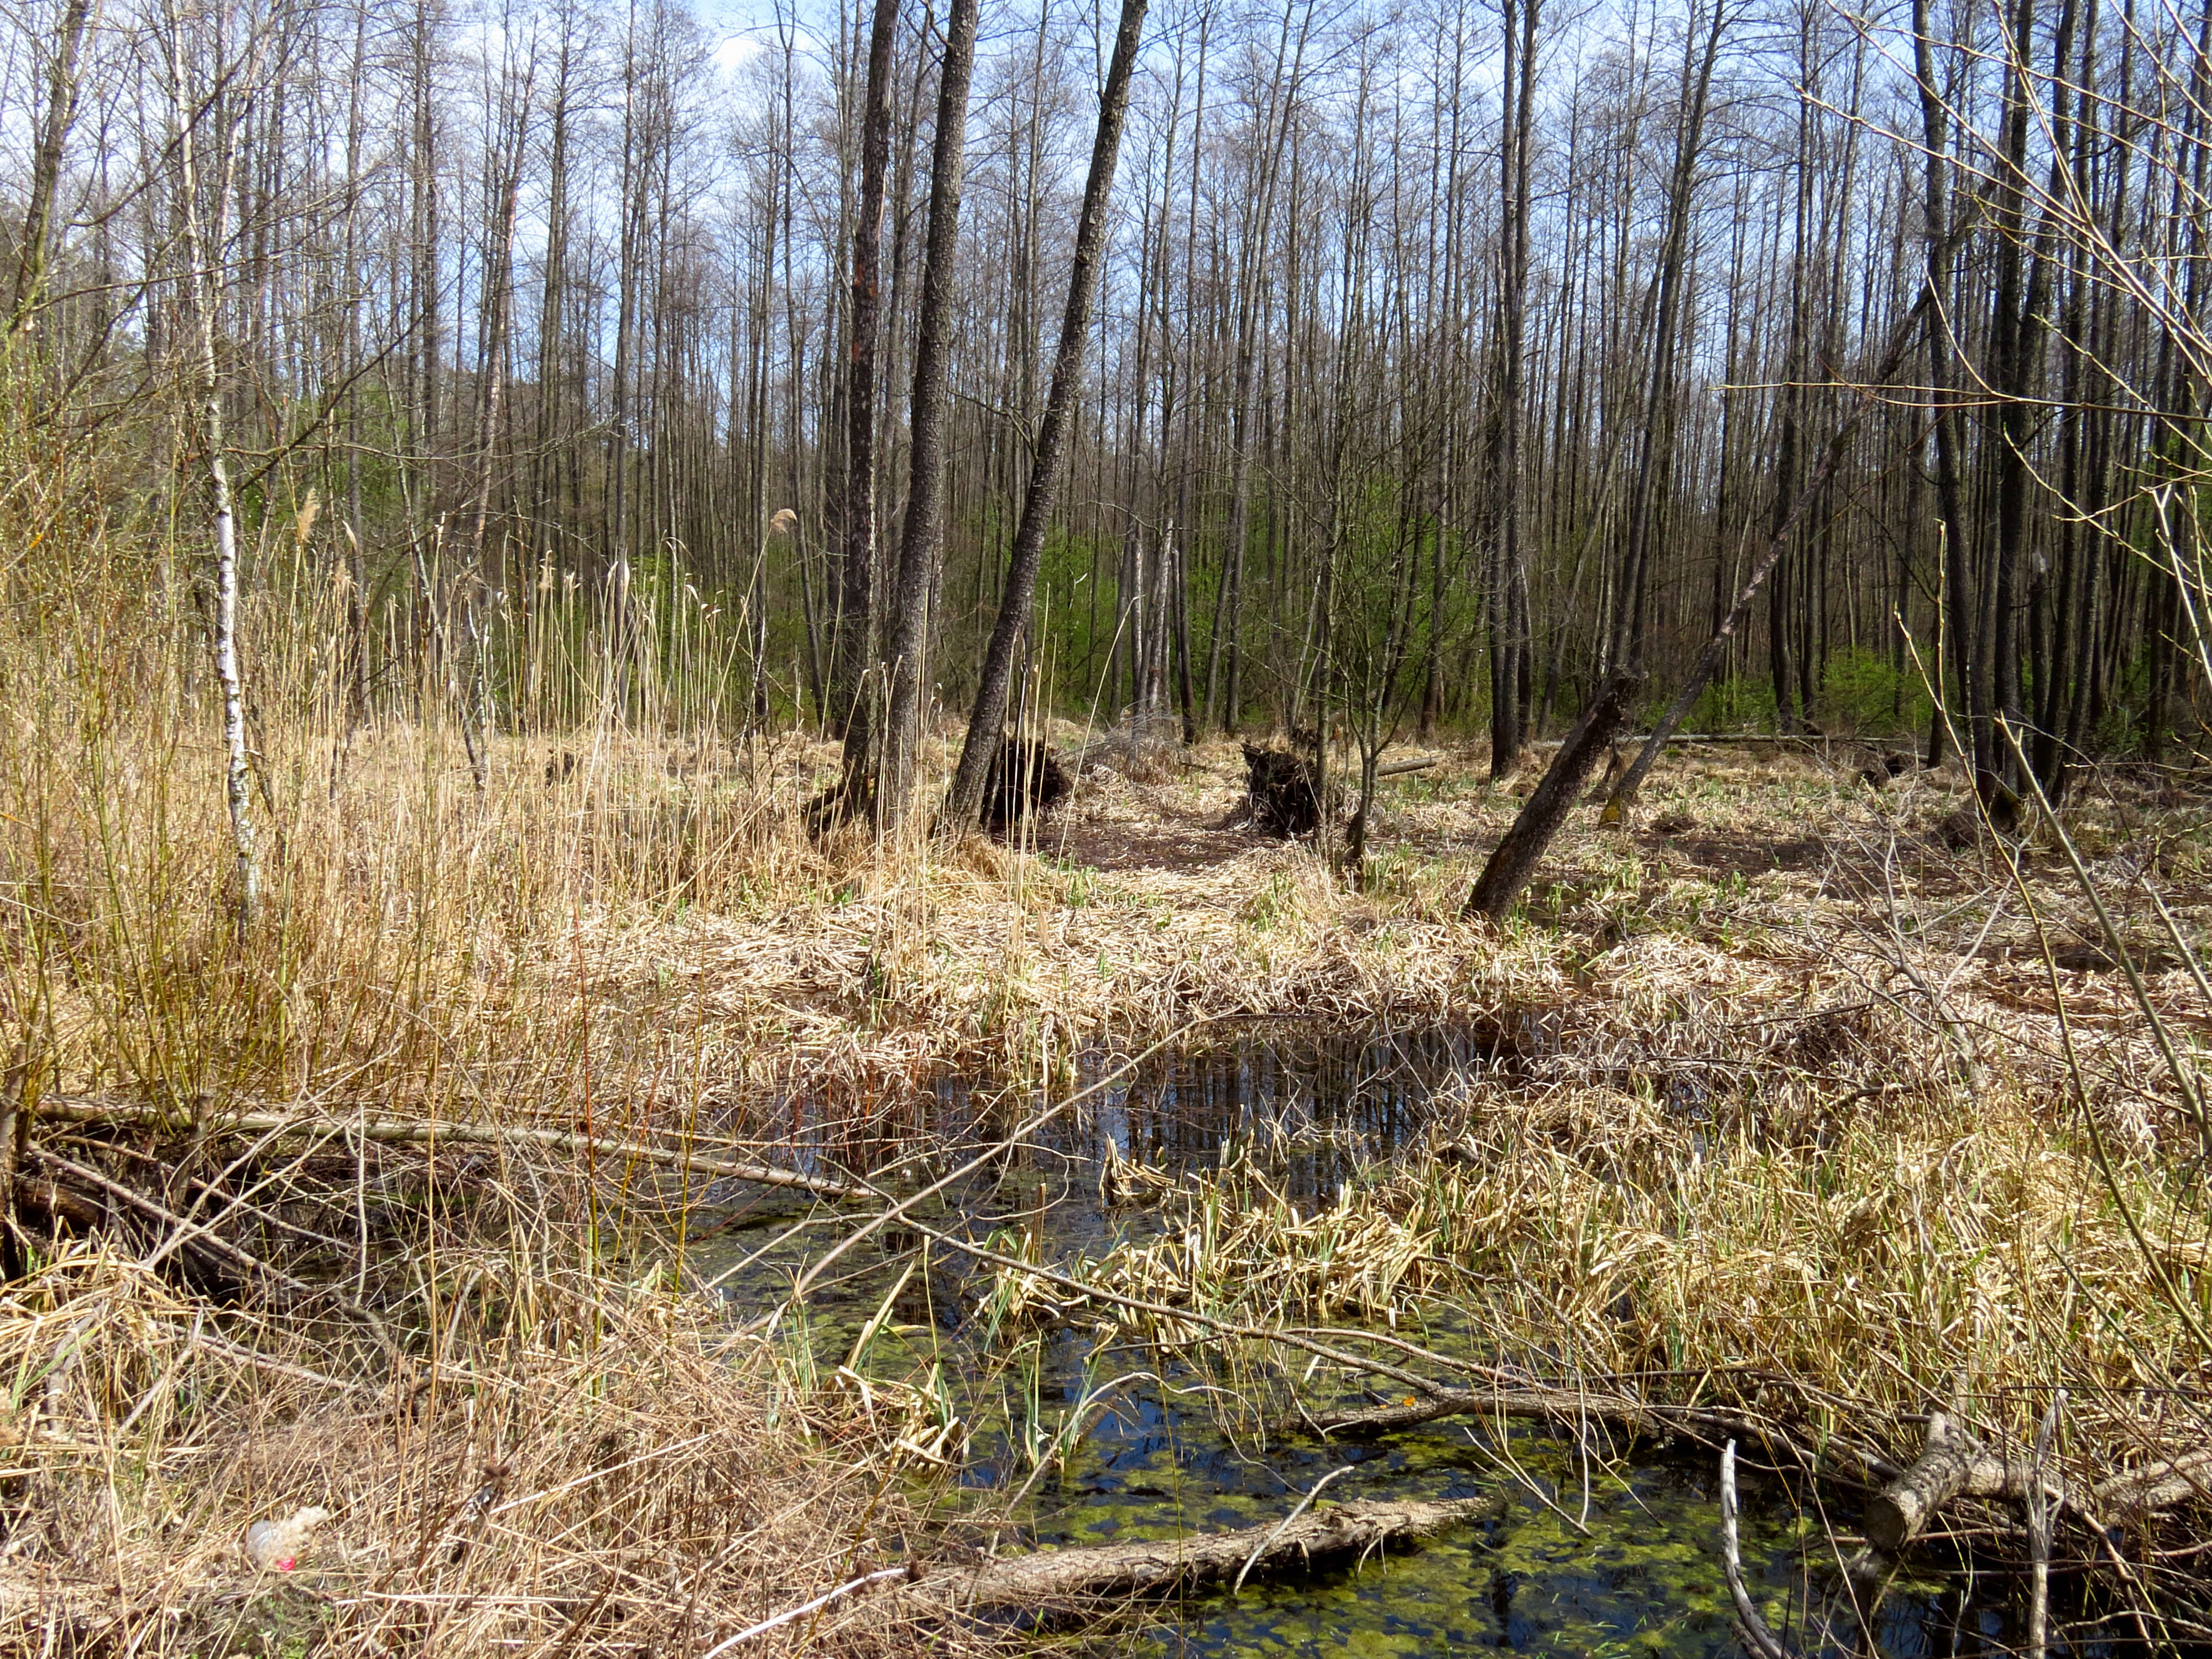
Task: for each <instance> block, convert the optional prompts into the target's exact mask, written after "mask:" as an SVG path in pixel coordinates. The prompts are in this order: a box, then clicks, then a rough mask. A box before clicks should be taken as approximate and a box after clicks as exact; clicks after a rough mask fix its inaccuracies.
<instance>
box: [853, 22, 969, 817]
mask: <svg viewBox="0 0 2212 1659" xmlns="http://www.w3.org/2000/svg"><path fill="white" fill-rule="evenodd" d="M975 14H976V0H952V7H951V13H950V15H948V16H947V18H946V20H945V67H944V70H943V73H942V78H941V80H940V82H939V86H938V93H937V139H936V143H935V147H934V149H933V150H932V152H931V156H930V170H929V229H928V233H927V240H926V241H925V242H924V244H923V250H922V267H921V316H920V318H919V319H918V321H917V324H916V327H915V356H914V413H913V416H912V417H911V421H910V427H911V436H910V441H911V444H912V451H913V453H912V458H911V459H912V466H911V471H910V473H909V475H908V485H907V507H906V524H905V526H904V527H903V529H902V532H901V535H900V539H899V566H898V589H897V593H896V605H897V609H896V611H895V612H894V613H893V616H892V617H891V635H890V641H888V648H887V649H886V651H885V653H884V671H885V675H886V677H887V678H888V679H889V680H890V708H889V710H888V712H887V714H886V717H885V720H884V746H883V755H882V757H881V760H880V761H879V763H878V778H877V788H876V811H877V815H878V818H879V820H880V821H882V822H884V823H887V824H896V823H898V822H899V820H900V819H901V818H902V817H904V816H905V813H906V807H907V801H908V796H910V795H911V794H912V793H913V790H914V773H915V761H916V757H917V751H918V750H920V748H921V708H922V687H923V679H924V675H923V664H922V658H923V654H924V653H925V652H926V651H927V648H928V645H929V600H930V592H931V590H932V589H933V587H934V586H936V576H937V567H938V563H939V559H940V558H941V556H942V555H943V552H944V544H945V500H944V496H945V438H946V433H945V403H946V400H947V391H948V387H947V374H946V368H947V363H946V354H947V353H948V351H949V350H950V349H951V326H950V325H951V313H952V279H953V269H952V267H953V263H954V261H955V259H956V258H957V255H958V252H959V241H960V189H961V181H962V175H963V167H965V164H966V160H967V155H966V150H967V143H968V82H969V76H970V74H971V72H972V71H973V70H974V68H975Z"/></svg>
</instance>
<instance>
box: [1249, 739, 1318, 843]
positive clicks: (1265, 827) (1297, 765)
mask: <svg viewBox="0 0 2212 1659" xmlns="http://www.w3.org/2000/svg"><path fill="white" fill-rule="evenodd" d="M1244 764H1245V767H1246V768H1247V769H1248V770H1249V774H1250V783H1249V789H1250V792H1251V805H1252V827H1253V828H1254V829H1256V830H1258V831H1259V832H1260V833H1261V835H1263V836H1274V837H1275V838H1276V839H1277V840H1278V841H1295V840H1297V838H1298V837H1299V836H1310V835H1311V834H1313V832H1314V831H1315V830H1316V829H1318V828H1320V826H1321V796H1320V794H1319V793H1318V792H1317V791H1316V789H1315V788H1314V774H1313V768H1312V766H1311V765H1310V764H1309V763H1308V762H1307V760H1306V758H1305V757H1304V756H1303V755H1299V754H1296V753H1294V752H1292V751H1291V750H1287V749H1261V748H1258V747H1255V745H1254V744H1249V743H1248V744H1245V745H1244Z"/></svg>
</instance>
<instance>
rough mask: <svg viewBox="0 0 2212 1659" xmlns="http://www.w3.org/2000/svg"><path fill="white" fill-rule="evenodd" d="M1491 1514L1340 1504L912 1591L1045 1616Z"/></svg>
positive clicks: (997, 1568)
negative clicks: (1055, 1609)
mask: <svg viewBox="0 0 2212 1659" xmlns="http://www.w3.org/2000/svg"><path fill="white" fill-rule="evenodd" d="M1494 1508H1495V1504H1494V1503H1493V1500H1492V1499H1490V1498H1451V1499H1445V1500H1443V1501H1439V1502H1435V1503H1407V1504H1389V1503H1378V1502H1370V1501H1365V1500H1362V1501H1356V1502H1353V1503H1349V1504H1330V1505H1328V1506H1326V1507H1317V1508H1316V1509H1315V1510H1312V1511H1311V1512H1310V1513H1308V1514H1305V1515H1293V1516H1291V1519H1290V1520H1289V1521H1288V1522H1275V1523H1272V1524H1263V1525H1261V1526H1256V1527H1239V1528H1236V1529H1235V1530H1233V1531H1230V1532H1212V1533H1200V1534H1197V1535H1196V1536H1194V1537H1187V1538H1164V1539H1159V1540H1157V1541H1149V1542H1142V1543H1133V1544H1097V1545H1089V1546H1083V1547H1071V1548H1066V1549H1056V1550H1040V1551H1038V1552H1037V1553H1036V1554H1034V1555H1015V1556H1000V1557H998V1558H995V1559H991V1560H988V1561H986V1562H984V1563H982V1564H981V1565H979V1566H977V1567H975V1569H973V1570H972V1571H970V1570H967V1569H962V1570H960V1571H952V1572H947V1571H940V1572H939V1573H937V1574H935V1575H933V1576H931V1577H925V1578H923V1579H922V1580H921V1583H919V1584H917V1585H916V1586H915V1590H916V1591H917V1592H919V1593H921V1594H924V1595H930V1596H932V1597H933V1598H934V1599H938V1600H942V1601H950V1602H951V1604H952V1605H954V1606H955V1607H960V1608H962V1609H963V1610H964V1609H975V1608H983V1607H1023V1608H1030V1609H1038V1610H1044V1609H1049V1608H1051V1607H1055V1606H1060V1607H1064V1606H1066V1605H1067V1604H1069V1603H1072V1602H1079V1601H1091V1600H1104V1599H1117V1598H1119V1599H1126V1598H1128V1597H1131V1596H1139V1595H1161V1594H1163V1593H1164V1592H1166V1591H1169V1590H1173V1589H1185V1588H1188V1587H1191V1586H1194V1585H1198V1584H1206V1583H1222V1582H1223V1581H1225V1580H1228V1579H1232V1578H1235V1577H1237V1576H1238V1575H1239V1574H1241V1573H1244V1572H1247V1571H1250V1572H1267V1571H1281V1570H1283V1569H1285V1568H1294V1567H1298V1566H1303V1565H1305V1564H1306V1563H1307V1562H1309V1561H1313V1560H1319V1559H1328V1558H1331V1557H1338V1558H1340V1557H1343V1556H1346V1555H1352V1556H1358V1555H1365V1554H1367V1553H1369V1552H1370V1551H1373V1550H1376V1549H1379V1548H1381V1547H1383V1546H1384V1545H1386V1544H1392V1543H1396V1542H1399V1541H1403V1540H1407V1539H1413V1538H1425V1537H1427V1536H1429V1535H1430V1534H1434V1533H1438V1532H1442V1531H1443V1530H1444V1529H1445V1528H1448V1527H1453V1526H1456V1525H1458V1524H1460V1523H1461V1522H1467V1521H1472V1520H1474V1519H1476V1518H1478V1517H1480V1516H1485V1515H1488V1514H1490V1513H1492V1510H1493V1509H1494Z"/></svg>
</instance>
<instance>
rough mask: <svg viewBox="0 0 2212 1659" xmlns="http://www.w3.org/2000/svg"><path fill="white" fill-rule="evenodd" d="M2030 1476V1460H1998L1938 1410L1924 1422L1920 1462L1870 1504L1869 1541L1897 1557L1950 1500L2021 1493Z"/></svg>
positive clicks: (1998, 1456)
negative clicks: (1925, 1433) (1924, 1440)
mask: <svg viewBox="0 0 2212 1659" xmlns="http://www.w3.org/2000/svg"><path fill="white" fill-rule="evenodd" d="M2030 1473H2031V1472H2030V1467H2029V1460H2028V1459H2027V1458H2020V1459H2008V1458H2005V1457H2002V1456H2000V1455H1997V1454H1996V1453H1995V1452H1993V1451H1991V1450H1990V1449H1988V1448H1987V1447H1985V1446H1984V1445H1983V1444H1982V1443H1981V1442H1980V1441H1978V1440H1977V1439H1975V1438H1974V1437H1973V1436H1972V1435H1971V1434H1969V1433H1968V1432H1967V1431H1966V1430H1964V1429H1962V1428H1960V1426H1959V1425H1958V1424H1957V1423H1955V1422H1954V1421H1953V1420H1952V1419H1951V1418H1950V1417H1949V1416H1948V1415H1947V1414H1945V1413H1942V1412H1937V1413H1934V1414H1933V1415H1932V1416H1930V1417H1929V1419H1928V1445H1927V1449H1925V1450H1923V1452H1922V1453H1921V1454H1920V1457H1919V1461H1918V1462H1915V1463H1914V1464H1913V1465H1912V1466H1911V1468H1908V1469H1906V1470H1905V1472H1904V1473H1903V1474H1900V1475H1899V1476H1898V1477H1897V1479H1896V1480H1893V1481H1891V1482H1890V1484H1889V1485H1888V1486H1885V1487H1883V1488H1882V1489H1881V1491H1880V1492H1877V1493H1875V1496H1874V1498H1873V1501H1872V1502H1870V1503H1869V1504H1868V1505H1867V1510H1866V1534H1867V1541H1868V1542H1869V1543H1870V1544H1872V1545H1873V1546H1874V1547H1875V1548H1876V1549H1878V1550H1880V1551H1881V1552H1882V1553H1884V1554H1887V1555H1895V1554H1896V1553H1899V1551H1900V1550H1902V1549H1904V1548H1905V1546H1906V1545H1908V1544H1910V1543H1911V1541H1913V1540H1914V1539H1915V1538H1917V1537H1918V1536H1919V1535H1920V1534H1921V1532H1922V1531H1923V1529H1924V1528H1926V1527H1927V1525H1928V1523H1929V1521H1930V1520H1932V1519H1933V1518H1934V1517H1935V1514H1936V1510H1940V1509H1942V1507H1943V1505H1944V1504H1948V1503H1949V1502H1951V1500H1952V1499H1954V1498H2012V1497H2017V1496H2020V1495H2022V1494H2024V1493H2026V1492H2027V1489H2028V1481H2029V1478H2030Z"/></svg>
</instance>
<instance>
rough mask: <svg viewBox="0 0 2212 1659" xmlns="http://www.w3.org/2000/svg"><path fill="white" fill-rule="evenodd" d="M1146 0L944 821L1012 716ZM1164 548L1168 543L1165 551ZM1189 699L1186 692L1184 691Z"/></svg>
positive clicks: (1086, 224)
mask: <svg viewBox="0 0 2212 1659" xmlns="http://www.w3.org/2000/svg"><path fill="white" fill-rule="evenodd" d="M1147 3H1148V0H1121V28H1120V29H1119V30H1118V31H1117V32H1116V33H1115V37H1114V58H1113V62H1112V63H1111V64H1109V67H1108V69H1107V70H1106V88H1105V90H1104V92H1103V94H1100V97H1099V100H1098V136H1097V139H1096V140H1095V141H1094V142H1093V143H1092V144H1091V174H1090V177H1089V179H1087V180H1086V181H1085V184H1084V186H1083V215H1082V217H1081V219H1080V220H1079V221H1078V222H1077V228H1076V232H1075V264H1074V266H1073V270H1070V272H1069V273H1068V278H1067V309H1066V312H1065V313H1062V315H1061V317H1060V349H1059V351H1058V354H1057V355H1056V356H1054V359H1053V365H1052V391H1051V392H1050V393H1049V395H1048V397H1047V398H1046V400H1045V408H1044V421H1043V423H1042V426H1040V428H1038V432H1037V446H1036V459H1034V460H1033V461H1032V462H1031V463H1030V487H1029V495H1028V498H1027V499H1026V500H1024V501H1023V503H1022V520H1021V526H1020V528H1019V529H1018V530H1017V531H1016V532H1015V533H1014V546H1013V551H1012V555H1011V556H1010V557H1009V559H1008V562H1007V568H1006V591H1005V592H1004V594H1003V595H1002V596H1001V597H1000V601H999V619H998V621H997V623H995V624H994V626H993V627H992V629H991V641H990V644H989V645H988V646H987V647H986V648H985V650H984V653H983V674H982V680H981V684H979V685H978V686H977V687H976V688H975V708H974V710H973V711H972V712H971V713H970V714H969V717H968V737H967V740H966V742H965V743H963V744H962V746H961V750H960V764H959V767H958V769H957V770H955V771H954V773H953V775H952V787H951V789H950V790H949V791H948V792H947V793H946V795H945V816H944V819H943V827H944V828H945V829H948V830H959V829H968V828H969V827H970V826H972V825H973V824H974V823H975V814H976V811H977V810H978V809H979V808H980V807H981V804H982V799H983V780H984V777H985V775H986V774H987V773H988V772H989V770H990V767H991V759H992V757H993V756H994V755H995V754H997V753H998V750H999V728H1000V726H1001V725H1002V724H1003V723H1004V722H1005V720H1006V687H1007V684H1008V682H1009V680H1010V679H1011V678H1012V672H1013V664H1014V647H1015V643H1016V641H1018V640H1019V638H1020V637H1021V634H1022V630H1023V629H1024V628H1026V627H1027V626H1028V625H1029V619H1030V599H1032V597H1033V596H1034V595H1035V594H1036V580H1037V567H1038V565H1039V563H1040V562H1042V559H1043V556H1044V535H1045V529H1046V526H1048V524H1050V522H1051V520H1052V509H1053V504H1054V501H1056V500H1057V499H1058V498H1059V495H1060V480H1061V477H1063V476H1064V475H1065V473H1066V457H1067V439H1068V434H1069V430H1070V428H1072V427H1073V423H1074V414H1075V398H1076V391H1077V384H1078V382H1079V381H1080V380H1082V378H1083V356H1084V348H1085V344H1086V343H1088V341H1089V338H1090V335H1091V304H1092V301H1094V300H1095V299H1096V297H1097V292H1098V264H1099V255H1100V254H1101V253H1102V252H1103V251H1104V248H1105V245H1106V209H1107V197H1109V196H1110V195H1112V193H1113V190H1114V167H1115V160H1116V158H1117V157H1118V156H1119V155H1120V154H1121V125H1122V120H1123V118H1124V117H1125V116H1127V113H1128V110H1129V77H1130V76H1131V75H1132V74H1133V72H1134V70H1135V68H1136V62H1137V40H1138V35H1139V33H1140V32H1141V31H1142V29H1143V27H1144V23H1145V9H1146V4H1147ZM1165 553H1166V550H1165V549H1164V548H1163V549H1162V556H1163V557H1164V556H1165ZM1186 701H1188V699H1187V698H1186Z"/></svg>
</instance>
